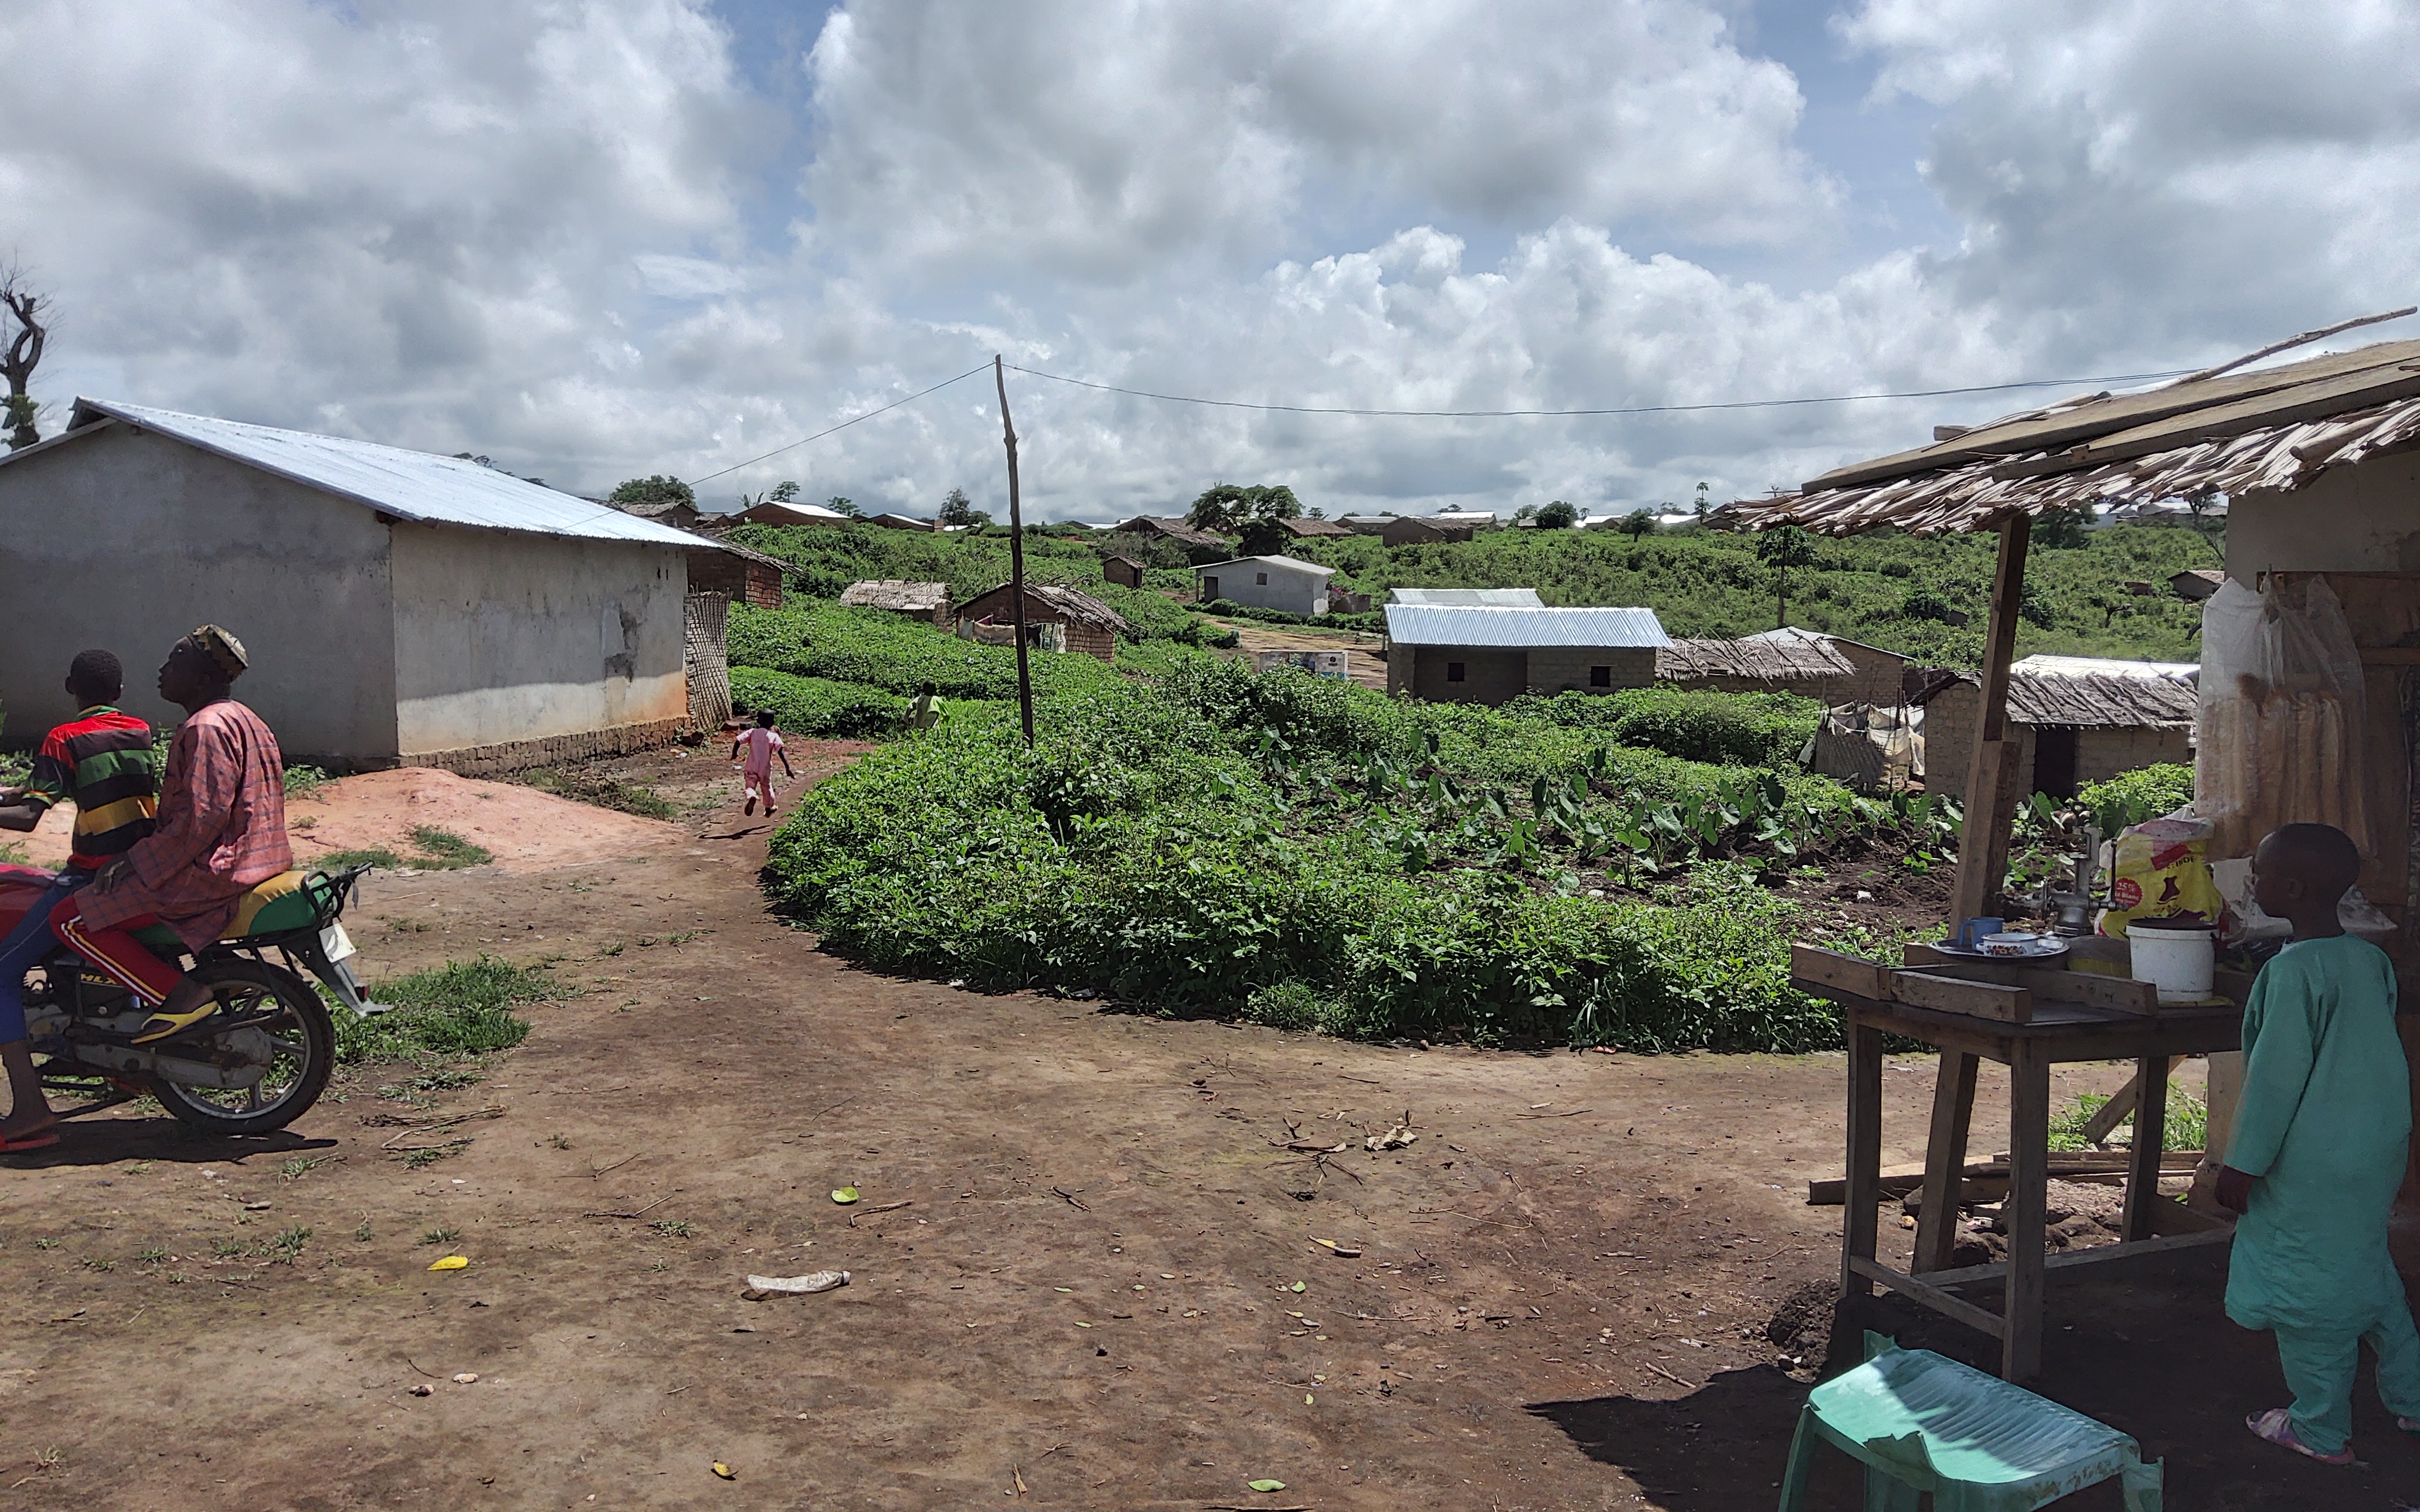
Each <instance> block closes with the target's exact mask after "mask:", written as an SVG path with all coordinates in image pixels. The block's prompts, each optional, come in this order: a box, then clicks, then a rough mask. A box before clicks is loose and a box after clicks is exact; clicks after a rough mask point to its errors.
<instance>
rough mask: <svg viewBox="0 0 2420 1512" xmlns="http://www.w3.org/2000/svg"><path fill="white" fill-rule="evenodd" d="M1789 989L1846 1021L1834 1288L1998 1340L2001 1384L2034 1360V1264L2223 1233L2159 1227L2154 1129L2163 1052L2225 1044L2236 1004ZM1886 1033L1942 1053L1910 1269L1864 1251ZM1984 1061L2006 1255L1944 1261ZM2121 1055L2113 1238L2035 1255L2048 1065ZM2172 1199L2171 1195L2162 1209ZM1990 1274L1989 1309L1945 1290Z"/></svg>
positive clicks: (2037, 1286)
mask: <svg viewBox="0 0 2420 1512" xmlns="http://www.w3.org/2000/svg"><path fill="white" fill-rule="evenodd" d="M1792 985H1794V986H1796V987H1797V988H1799V989H1800V990H1801V991H1803V992H1806V993H1808V994H1811V995H1815V996H1818V997H1823V998H1828V999H1830V1000H1831V1001H1833V1002H1835V1003H1838V1004H1839V1005H1840V1007H1841V1009H1842V1010H1843V1011H1844V1012H1845V1013H1846V1014H1847V1017H1848V1030H1849V1172H1848V1217H1847V1219H1846V1222H1845V1225H1844V1233H1843V1238H1842V1242H1841V1257H1840V1289H1841V1294H1842V1296H1843V1297H1844V1298H1845V1297H1866V1296H1871V1295H1872V1294H1873V1288H1874V1286H1875V1285H1876V1284H1880V1285H1882V1286H1885V1287H1887V1288H1890V1289H1891V1290H1893V1291H1896V1292H1898V1293H1900V1295H1901V1296H1904V1297H1906V1298H1907V1299H1908V1300H1909V1301H1910V1302H1913V1303H1916V1304H1920V1305H1922V1306H1926V1307H1929V1308H1931V1309H1932V1310H1933V1311H1935V1312H1939V1313H1945V1314H1947V1315H1948V1316H1949V1317H1951V1318H1955V1319H1959V1320H1960V1321H1961V1322H1963V1323H1966V1324H1968V1325H1969V1326H1971V1327H1974V1328H1978V1329H1980V1330H1982V1331H1983V1332H1984V1333H1986V1334H1989V1335H1993V1337H1995V1338H1997V1339H1998V1340H1999V1341H2000V1374H2001V1376H2002V1378H2003V1379H2005V1380H2008V1381H2027V1380H2030V1379H2032V1378H2033V1376H2034V1375H2035V1374H2036V1373H2037V1372H2038V1371H2039V1370H2040V1367H2041V1314H2042V1280H2043V1274H2044V1272H2045V1270H2047V1269H2051V1268H2056V1269H2065V1268H2068V1267H2070V1266H2075V1265H2085V1264H2093V1263H2098V1262H2102V1261H2105V1260H2112V1259H2118V1258H2124V1257H2133V1256H2138V1255H2141V1254H2144V1253H2146V1252H2149V1251H2156V1250H2164V1249H2174V1248H2179V1247H2182V1246H2187V1245H2193V1244H2201V1243H2215V1242H2224V1241H2225V1240H2226V1239H2228V1238H2229V1237H2231V1234H2232V1230H2231V1229H2227V1228H2224V1227H2221V1228H2213V1229H2209V1230H2205V1231H2196V1232H2192V1233H2183V1234H2168V1235H2162V1234H2161V1233H2159V1231H2158V1227H2155V1226H2158V1225H2159V1220H2161V1219H2162V1218H2163V1217H2164V1214H2162V1213H2161V1212H2159V1211H2158V1210H2157V1206H2156V1205H2158V1204H2159V1203H2160V1202H2161V1201H2162V1198H2161V1196H2160V1155H2161V1149H2160V1145H2161V1132H2162V1130H2163V1128H2164V1125H2165V1122H2166V1119H2167V1091H2168V1060H2169V1057H2173V1056H2181V1055H2200V1054H2208V1053H2211V1052H2213V1051H2222V1050H2233V1049H2236V1048H2237V1047H2238V1045H2239V1043H2240V1038H2241V1032H2242V1018H2243V1014H2242V1009H2240V1008H2238V1007H2235V1006H2233V1005H2228V1006H2226V1007H2224V1008H2194V1009H2163V1010H2161V1011H2158V1012H2156V1013H2141V1012H2130V1011H2116V1010H2110V1009H2104V1008H2098V1007H2094V1006H2091V1005H2089V1004H2084V1003H2064V1002H2036V1003H2032V1004H2030V1005H2029V1007H2028V1012H2029V1014H2030V1016H2029V1018H2028V1019H2027V1020H2026V1021H2025V1022H2018V1023H2012V1022H2007V1021H2003V1020H2000V1019H1993V1018H1986V1017H1982V1016H1980V1015H1978V1014H1974V1013H1965V1012H1956V1011H1947V1010H1943V1009H1938V1008H1927V1007H1919V1006H1917V1005H1915V1004H1912V1003H1906V1002H1899V1001H1886V1000H1882V999H1878V998H1875V997H1871V996H1868V995H1862V994H1860V993H1857V992H1854V991H1851V990H1849V989H1846V988H1843V987H1841V986H1839V985H1838V984H1837V983H1831V982H1824V981H1819V980H1811V979H1807V978H1801V977H1794V976H1793V978H1792ZM1885 1034H1896V1035H1900V1036H1903V1037H1905V1038H1907V1039H1910V1040H1916V1041H1922V1042H1923V1043H1925V1044H1928V1045H1931V1046H1934V1047H1935V1048H1937V1049H1939V1050H1940V1052H1941V1074H1940V1079H1939V1081H1938V1082H1937V1083H1936V1084H1935V1085H1934V1088H1933V1098H1932V1128H1931V1136H1930V1138H1929V1139H1928V1140H1927V1142H1926V1146H1925V1174H1924V1196H1923V1208H1922V1210H1921V1211H1920V1212H1919V1214H1918V1216H1917V1220H1916V1222H1917V1227H1916V1258H1915V1260H1914V1261H1913V1262H1912V1268H1911V1271H1906V1272H1903V1271H1896V1270H1893V1269H1891V1268H1890V1267H1889V1266H1886V1265H1884V1264H1882V1263H1881V1262H1880V1261H1879V1260H1877V1259H1875V1257H1874V1242H1875V1238H1876V1229H1877V1213H1876V1206H1877V1204H1878V1203H1879V1202H1880V1200H1881V1196H1882V1194H1881V1182H1882V1141H1883V1103H1882V1099H1883V1037H1884V1036H1885ZM1985 1059H1990V1060H1996V1061H1999V1062H2000V1063H2002V1064H2003V1065H2005V1066H2007V1067H2008V1068H2009V1077H2010V1088H2011V1090H2010V1095H2009V1196H2008V1199H2007V1204H2006V1206H2005V1208H2004V1209H2003V1210H2002V1211H2004V1212H2005V1213H2006V1214H2007V1226H2008V1230H2009V1257H2008V1260H2007V1261H2006V1263H1994V1264H1991V1265H1970V1266H1965V1267H1962V1268H1961V1269H1957V1270H1951V1269H1948V1263H1949V1256H1950V1251H1951V1248H1952V1246H1953V1245H1954V1243H1955V1242H1956V1239H1957V1232H1958V1227H1957V1215H1958V1183H1959V1181H1960V1180H1961V1179H1962V1167H1963V1166H1964V1165H1965V1160H1966V1134H1967V1125H1968V1123H1969V1122H1970V1120H1971V1119H1972V1117H1973V1114H1974V1108H1975V1073H1976V1070H1977V1068H1978V1064H1979V1063H1980V1062H1981V1061H1982V1060H1985ZM2075 1060H2132V1061H2133V1062H2134V1064H2135V1077H2136V1103H2135V1113H2134V1129H2135V1131H2136V1132H2135V1138H2134V1144H2133V1152H2132V1155H2131V1156H2130V1158H2129V1161H2128V1165H2127V1180H2126V1207H2125V1215H2124V1218H2123V1220H2122V1222H2121V1225H2120V1227H2121V1230H2122V1231H2121V1234H2120V1239H2119V1242H2118V1243H2116V1244H2108V1245H2101V1246H2096V1247H2094V1248H2091V1249H2086V1250H2078V1251H2074V1252H2071V1253H2069V1254H2064V1255H2061V1256H2059V1257H2057V1258H2056V1259H2055V1260H2052V1261H2048V1262H2047V1263H2046V1262H2045V1259H2044V1257H2043V1227H2044V1224H2043V1214H2044V1212H2045V1211H2046V1209H2047V1206H2048V1201H2049V1177H2050V1068H2051V1067H2052V1066H2053V1065H2055V1064H2056V1063H2058V1062H2060V1061H2075ZM2168 1206H2170V1207H2175V1206H2176V1204H2173V1203H2170V1204H2168ZM1994 1279H1996V1280H2000V1281H2001V1282H2002V1283H2003V1288H2004V1292H2005V1299H2004V1301H2003V1304H2002V1306H2001V1310H2000V1311H1999V1312H1998V1313H1996V1314H1995V1313H1993V1312H1991V1311H1990V1310H1988V1309H1986V1308H1983V1307H1979V1306H1978V1305H1976V1304H1974V1303H1971V1302H1969V1301H1967V1300H1966V1299H1965V1298H1963V1297H1961V1296H1958V1295H1956V1294H1955V1293H1953V1292H1952V1291H1951V1290H1949V1289H1948V1288H1951V1287H1954V1286H1959V1285H1963V1284H1967V1283H1972V1282H1978V1281H1989V1280H1994Z"/></svg>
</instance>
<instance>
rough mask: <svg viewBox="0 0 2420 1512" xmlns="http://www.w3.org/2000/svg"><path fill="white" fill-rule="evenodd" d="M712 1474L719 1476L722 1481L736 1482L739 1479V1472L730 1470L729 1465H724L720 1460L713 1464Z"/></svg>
mask: <svg viewBox="0 0 2420 1512" xmlns="http://www.w3.org/2000/svg"><path fill="white" fill-rule="evenodd" d="M714 1473H716V1474H718V1475H720V1476H721V1477H722V1478H723V1479H724V1480H737V1479H738V1478H739V1472H737V1471H736V1470H734V1469H732V1468H731V1467H730V1466H729V1465H726V1464H724V1463H723V1462H722V1461H721V1460H720V1459H718V1460H716V1461H715V1462H714Z"/></svg>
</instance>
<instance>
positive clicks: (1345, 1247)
mask: <svg viewBox="0 0 2420 1512" xmlns="http://www.w3.org/2000/svg"><path fill="white" fill-rule="evenodd" d="M1311 1242H1312V1243H1314V1244H1317V1245H1318V1246H1320V1247H1321V1248H1322V1249H1325V1250H1326V1251H1327V1252H1328V1253H1329V1254H1331V1255H1341V1256H1342V1257H1344V1258H1346V1259H1348V1260H1357V1259H1359V1258H1360V1257H1361V1246H1360V1245H1358V1244H1347V1243H1344V1242H1342V1241H1339V1240H1333V1239H1314V1240H1312V1241H1311Z"/></svg>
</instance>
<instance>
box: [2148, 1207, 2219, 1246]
mask: <svg viewBox="0 0 2420 1512" xmlns="http://www.w3.org/2000/svg"><path fill="white" fill-rule="evenodd" d="M2145 1211H2147V1212H2148V1213H2149V1225H2150V1229H2151V1236H2152V1237H2153V1238H2155V1239H2175V1238H2179V1237H2180V1236H2188V1237H2189V1236H2192V1235H2195V1234H2207V1233H2211V1232H2218V1233H2227V1234H2232V1233H2233V1232H2235V1225H2234V1223H2233V1222H2232V1221H2230V1220H2228V1219H2225V1218H2213V1217H2211V1215H2210V1214H2209V1213H2206V1212H2195V1211H2194V1210H2193V1209H2191V1208H2188V1207H2186V1206H2185V1205H2184V1204H2183V1203H2181V1202H2173V1201H2170V1200H2169V1199H2168V1198H2166V1197H2162V1198H2161V1199H2160V1200H2159V1201H2157V1202H2154V1203H2151V1204H2149V1207H2148V1208H2147V1209H2146V1210H2145Z"/></svg>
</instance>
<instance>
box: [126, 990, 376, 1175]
mask: <svg viewBox="0 0 2420 1512" xmlns="http://www.w3.org/2000/svg"><path fill="white" fill-rule="evenodd" d="M193 975H194V977H195V978H196V979H198V980H202V981H205V982H208V983H209V987H210V991H211V993H212V994H213V995H215V996H216V997H217V998H218V1001H219V1013H220V1015H221V1016H222V1017H234V1016H236V1015H239V1014H240V1015H247V1016H248V1015H251V1014H255V1013H263V1012H273V1013H275V1014H276V1015H277V1016H276V1017H274V1018H272V1019H271V1020H269V1021H267V1022H266V1023H263V1024H261V1025H258V1026H257V1027H259V1028H262V1029H265V1030H266V1031H267V1032H268V1034H269V1040H270V1046H271V1057H270V1062H269V1065H268V1067H267V1068H266V1069H265V1070H264V1071H263V1072H261V1077H260V1080H258V1081H256V1082H255V1083H254V1084H253V1085H252V1086H250V1087H248V1088H216V1087H191V1086H187V1085H185V1084H184V1083H181V1082H172V1081H168V1080H167V1079H165V1078H164V1077H154V1078H152V1083H151V1091H152V1094H153V1095H154V1096H156V1097H158V1098H159V1099H160V1103H161V1105H162V1106H163V1107H164V1108H166V1109H167V1110H168V1111H169V1113H170V1114H172V1115H174V1116H175V1117H176V1118H177V1119H178V1120H179V1121H180V1122H183V1123H185V1124H187V1125H189V1126H191V1127H193V1128H195V1129H199V1130H201V1131H202V1132H203V1133H205V1134H273V1133H275V1132H276V1131H277V1130H280V1129H283V1128H285V1127H286V1126H287V1124H289V1123H292V1122H293V1121H294V1120H295V1119H299V1118H301V1117H302V1115H303V1114H304V1113H307V1112H309V1111H310V1108H311V1104H313V1103H317V1102H318V1101H319V1094H320V1093H321V1092H323V1091H325V1090H326V1089H327V1087H328V1076H329V1073H330V1072H333V1071H334V1070H335V1063H336V1026H335V1025H334V1022H333V1021H332V1020H330V1018H329V1017H328V1005H327V1004H326V1003H324V1002H321V1001H320V999H319V995H318V993H316V992H314V991H312V990H311V987H310V984H309V983H307V982H305V981H304V980H302V978H300V977H298V976H296V975H295V974H294V973H293V972H290V971H287V970H286V969H284V968H283V967H280V966H272V965H271V964H268V963H267V962H264V961H255V960H250V959H247V958H245V957H241V956H235V957H222V958H221V959H218V960H215V961H205V962H203V963H202V964H199V965H198V966H196V967H194V973H193ZM152 1048H153V1049H155V1050H156V1051H158V1052H159V1053H161V1054H163V1055H171V1056H173V1055H174V1054H175V1053H176V1052H175V1049H174V1048H173V1046H172V1045H167V1044H163V1045H157V1046H153V1047H152Z"/></svg>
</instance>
